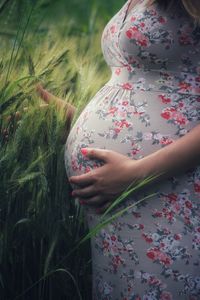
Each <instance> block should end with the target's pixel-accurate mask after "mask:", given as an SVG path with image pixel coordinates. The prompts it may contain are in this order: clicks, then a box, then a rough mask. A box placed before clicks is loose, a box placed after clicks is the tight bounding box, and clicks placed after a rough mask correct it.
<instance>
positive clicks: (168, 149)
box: [138, 125, 200, 179]
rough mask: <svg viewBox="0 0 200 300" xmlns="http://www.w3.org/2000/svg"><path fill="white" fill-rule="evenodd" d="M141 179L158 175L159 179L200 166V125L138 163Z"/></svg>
mask: <svg viewBox="0 0 200 300" xmlns="http://www.w3.org/2000/svg"><path fill="white" fill-rule="evenodd" d="M138 163H139V164H138V166H139V169H140V170H139V172H140V176H141V178H146V177H149V176H152V175H159V174H162V175H160V176H159V177H160V179H162V178H167V177H170V176H173V175H176V174H179V173H181V172H182V171H184V170H187V169H189V168H191V167H194V166H196V165H198V164H200V125H197V126H196V127H194V128H193V129H192V130H191V131H190V132H189V133H187V134H186V135H185V136H183V137H181V138H179V139H178V140H176V141H175V142H173V143H172V144H170V145H168V146H165V147H164V148H162V149H160V150H158V151H156V152H154V153H152V154H150V155H148V156H146V157H144V158H143V159H141V160H139V161H138Z"/></svg>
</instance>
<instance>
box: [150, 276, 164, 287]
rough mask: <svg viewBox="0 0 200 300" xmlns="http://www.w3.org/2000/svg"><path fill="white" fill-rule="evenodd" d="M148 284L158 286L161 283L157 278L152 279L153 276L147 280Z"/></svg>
mask: <svg viewBox="0 0 200 300" xmlns="http://www.w3.org/2000/svg"><path fill="white" fill-rule="evenodd" d="M148 283H149V284H150V285H155V286H160V284H161V281H160V280H159V279H158V278H156V277H154V276H150V278H149V279H148Z"/></svg>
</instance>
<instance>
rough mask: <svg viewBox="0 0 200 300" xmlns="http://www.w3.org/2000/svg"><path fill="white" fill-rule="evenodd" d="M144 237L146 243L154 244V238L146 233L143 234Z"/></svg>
mask: <svg viewBox="0 0 200 300" xmlns="http://www.w3.org/2000/svg"><path fill="white" fill-rule="evenodd" d="M142 237H143V238H144V240H145V242H147V243H148V244H151V243H153V239H152V237H150V236H148V235H147V234H146V233H143V234H142Z"/></svg>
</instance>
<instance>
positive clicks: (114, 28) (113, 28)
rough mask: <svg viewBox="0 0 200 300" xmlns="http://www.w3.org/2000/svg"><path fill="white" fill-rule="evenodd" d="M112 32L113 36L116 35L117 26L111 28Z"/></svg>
mask: <svg viewBox="0 0 200 300" xmlns="http://www.w3.org/2000/svg"><path fill="white" fill-rule="evenodd" d="M110 32H111V33H112V34H114V33H115V32H116V26H115V25H113V26H111V27H110Z"/></svg>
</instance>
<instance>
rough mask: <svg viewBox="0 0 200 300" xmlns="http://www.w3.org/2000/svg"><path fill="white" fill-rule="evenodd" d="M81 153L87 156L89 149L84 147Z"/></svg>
mask: <svg viewBox="0 0 200 300" xmlns="http://www.w3.org/2000/svg"><path fill="white" fill-rule="evenodd" d="M81 153H82V155H83V156H86V155H87V153H88V151H87V149H86V148H82V149H81Z"/></svg>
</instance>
